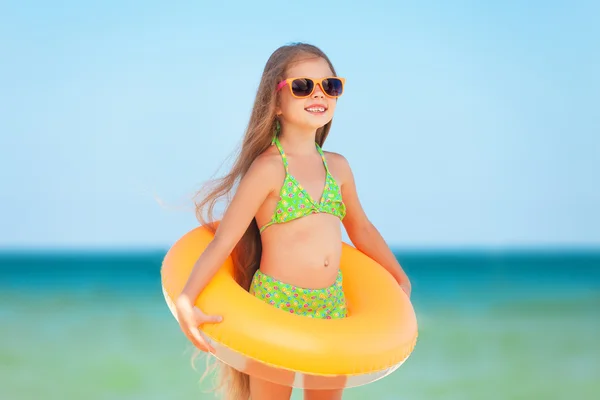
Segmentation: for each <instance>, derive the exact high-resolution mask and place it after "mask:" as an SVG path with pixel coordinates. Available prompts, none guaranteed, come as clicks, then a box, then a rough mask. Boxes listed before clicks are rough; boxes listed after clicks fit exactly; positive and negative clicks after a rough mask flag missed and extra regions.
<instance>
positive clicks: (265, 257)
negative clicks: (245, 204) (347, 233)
mask: <svg viewBox="0 0 600 400" xmlns="http://www.w3.org/2000/svg"><path fill="white" fill-rule="evenodd" d="M341 253H342V234H341V226H340V220H339V218H337V217H335V216H333V215H330V214H313V215H309V216H306V217H303V218H300V219H297V220H294V221H291V222H287V223H284V224H274V225H271V226H269V227H268V228H267V229H265V230H264V231H263V233H262V257H261V263H260V270H261V271H262V272H263V273H264V274H267V275H269V276H271V277H273V278H275V279H277V280H279V281H281V282H285V283H289V284H292V285H295V286H298V287H302V288H308V289H319V288H325V287H328V286H331V285H332V284H333V283H334V282H335V279H336V278H337V274H338V270H339V266H340V256H341Z"/></svg>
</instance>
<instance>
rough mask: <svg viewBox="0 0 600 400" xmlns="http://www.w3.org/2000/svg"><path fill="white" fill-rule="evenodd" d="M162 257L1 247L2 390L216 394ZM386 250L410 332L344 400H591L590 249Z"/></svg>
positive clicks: (597, 269) (596, 271)
mask: <svg viewBox="0 0 600 400" xmlns="http://www.w3.org/2000/svg"><path fill="white" fill-rule="evenodd" d="M164 254H165V251H160V250H158V251H155V252H146V253H140V252H131V253H127V252H115V253H109V252H96V253H92V252H71V253H69V252H62V253H61V252H47V253H44V252H30V253H26V252H20V253H16V252H12V253H11V252H4V253H1V254H0V320H1V321H2V329H1V330H0V399H3V400H4V399H6V400H13V399H14V400H22V399H61V400H63V399H86V400H96V399H173V400H175V399H186V400H187V399H210V398H214V396H213V395H211V394H205V393H203V390H206V389H208V385H207V384H203V385H201V386H200V385H199V384H198V381H199V378H200V376H201V374H202V369H203V365H204V364H203V363H202V362H199V363H197V370H194V369H192V367H191V365H190V358H191V356H192V354H193V349H192V348H191V346H190V345H189V343H188V342H187V339H186V338H185V337H184V336H183V335H182V334H181V333H180V331H179V327H178V326H177V324H176V322H175V320H174V319H173V317H172V316H171V314H170V312H169V310H168V308H167V307H166V305H165V303H164V301H163V297H162V293H161V288H160V265H161V261H162V257H163V256H164ZM397 256H398V259H399V260H400V262H401V264H402V265H403V267H404V268H405V270H406V271H407V273H408V274H409V276H410V277H411V279H412V282H413V296H412V300H413V304H414V307H415V310H416V312H417V318H418V322H419V328H420V336H419V341H418V343H417V346H416V348H415V350H414V352H413V354H412V355H411V357H410V358H409V360H408V361H407V362H406V363H405V364H404V365H403V366H402V367H401V368H400V369H399V370H398V371H396V372H395V373H394V374H392V375H391V376H389V377H386V378H384V379H382V380H380V381H377V382H375V383H372V384H370V385H367V386H363V387H360V388H355V389H349V390H347V391H346V393H345V396H344V399H365V398H369V399H373V400H375V399H572V400H580V399H595V398H599V397H598V394H599V393H600V379H598V377H600V251H597V252H592V251H589V252H546V253H544V252H485V251H481V252H471V253H466V252H465V253H458V252H455V253H427V252H422V253H417V252H412V253H406V252H398V253H397ZM293 398H294V399H300V398H301V392H300V391H298V392H294V396H293Z"/></svg>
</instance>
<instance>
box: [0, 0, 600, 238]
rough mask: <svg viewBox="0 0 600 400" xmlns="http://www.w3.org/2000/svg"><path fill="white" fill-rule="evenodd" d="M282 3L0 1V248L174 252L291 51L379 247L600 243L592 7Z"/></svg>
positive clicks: (596, 33)
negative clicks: (306, 75) (311, 69)
mask: <svg viewBox="0 0 600 400" xmlns="http://www.w3.org/2000/svg"><path fill="white" fill-rule="evenodd" d="M450 3H452V4H450ZM285 4H286V3H284V2H260V1H253V2H239V3H233V2H227V3H226V4H221V3H220V2H202V1H190V2H176V3H174V2H158V1H144V2H141V1H140V2H132V1H128V2H123V1H118V2H117V1H112V2H110V1H104V2H97V3H96V4H95V5H91V2H77V1H62V2H51V3H48V2H42V1H27V2H25V1H23V2H17V1H14V2H12V4H11V3H8V4H7V3H6V2H3V3H2V5H0V59H1V60H2V61H1V62H0V155H1V157H0V171H1V172H0V178H1V182H2V189H1V191H0V193H1V197H0V201H1V204H0V205H1V207H0V221H1V222H0V248H14V247H18V248H22V247H26V248H28V247H43V248H54V247H58V248H71V247H77V248H81V247H84V248H89V247H121V248H130V247H152V246H160V247H166V246H169V245H170V244H172V243H173V242H174V241H175V240H176V239H177V238H178V237H180V236H181V235H183V234H184V233H185V232H186V231H187V230H189V229H191V228H193V227H194V226H196V224H197V222H196V220H195V217H194V214H193V210H192V207H191V202H190V201H188V200H187V199H188V198H189V196H190V195H191V194H192V193H193V191H194V190H196V189H197V188H198V187H199V185H200V184H201V183H202V182H203V181H204V180H205V179H207V178H209V177H210V176H211V175H212V174H213V173H214V172H215V171H216V170H217V168H218V167H219V165H220V164H221V162H222V161H223V160H224V158H225V157H226V156H227V155H228V154H230V153H231V152H232V151H233V150H234V147H235V146H236V145H237V144H238V142H239V140H240V138H241V136H242V134H243V130H244V128H245V126H246V123H247V120H248V116H249V112H250V108H251V106H252V101H253V96H254V94H255V90H256V87H257V84H258V81H259V79H260V74H261V72H262V69H263V67H264V64H265V62H266V60H267V58H268V57H269V55H270V54H271V52H272V51H273V50H275V49H276V48H277V47H278V46H280V45H283V44H286V43H289V42H294V41H306V42H309V43H313V44H315V45H317V46H319V47H321V48H322V49H323V50H324V51H325V52H326V53H327V54H328V55H329V56H330V58H331V59H332V61H333V63H334V65H335V66H336V69H337V70H338V73H339V74H340V75H342V76H344V77H346V78H347V88H346V93H345V95H344V97H343V98H342V99H340V101H339V103H338V107H337V111H336V116H335V119H334V125H333V129H332V132H331V135H330V138H329V139H328V141H327V143H326V145H325V149H326V150H331V151H336V152H339V153H342V154H343V155H345V156H346V157H347V158H348V159H349V161H350V163H351V165H352V167H353V169H354V172H355V175H356V179H357V183H358V189H359V195H360V197H361V200H362V203H363V205H364V207H365V209H366V211H367V213H368V215H369V217H370V218H371V220H372V221H373V222H374V223H375V225H376V226H377V227H378V228H379V230H380V231H381V232H382V234H383V236H384V237H385V238H386V240H388V242H389V243H390V244H391V245H393V246H395V247H404V248H412V247H419V248H423V247H427V248H429V247H444V248H446V247H451V248H456V247H459V248H463V247H515V246H516V247H527V246H535V247H544V246H552V247H553V246H561V247H563V246H567V247H569V246H590V245H591V246H598V245H599V244H600V228H599V227H600V212H599V211H598V206H599V205H600V189H599V184H598V181H599V179H598V171H600V161H599V158H600V157H599V154H600V139H599V138H598V135H599V134H600V117H599V104H600V78H599V71H600V51H598V49H600V28H599V27H598V24H597V21H598V16H600V7H599V6H598V5H597V4H598V3H597V2H593V1H588V2H577V1H575V2H567V1H563V2H558V1H532V2H521V1H507V2H500V3H497V4H492V3H491V2H481V1H477V2H476V1H459V2H443V1H438V2H432V1H419V2H416V1H415V2H401V1H398V2H392V1H388V2H382V1H369V2H366V3H364V2H360V3H358V2H357V3H352V2H342V1H338V2H336V1H329V2H325V3H318V4H317V3H310V2H309V3H306V2H295V3H294V2H292V3H290V5H285ZM382 82H384V83H385V84H382ZM156 197H159V198H161V199H162V200H163V201H164V202H166V205H162V206H161V205H160V204H159V203H158V202H157V201H156Z"/></svg>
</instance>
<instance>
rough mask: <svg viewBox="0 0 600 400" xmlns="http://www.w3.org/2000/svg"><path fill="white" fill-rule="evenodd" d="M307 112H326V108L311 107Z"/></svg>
mask: <svg viewBox="0 0 600 400" xmlns="http://www.w3.org/2000/svg"><path fill="white" fill-rule="evenodd" d="M306 110H307V111H312V112H324V111H325V108H324V107H310V108H307V109H306Z"/></svg>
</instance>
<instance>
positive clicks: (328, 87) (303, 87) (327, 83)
mask: <svg viewBox="0 0 600 400" xmlns="http://www.w3.org/2000/svg"><path fill="white" fill-rule="evenodd" d="M344 83H346V79H344V78H338V77H335V76H330V77H327V78H319V79H313V78H304V77H300V78H288V79H286V80H284V81H281V82H279V84H278V85H277V91H279V90H281V88H282V87H284V86H285V85H288V86H289V87H290V92H291V93H292V96H294V97H295V98H297V99H305V98H307V97H310V95H312V94H313V92H314V91H315V88H316V87H317V85H319V86H321V90H322V91H323V93H325V95H326V96H328V97H333V98H338V97H340V96H341V95H342V93H343V92H344Z"/></svg>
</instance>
